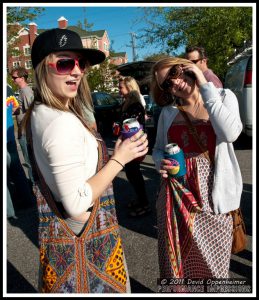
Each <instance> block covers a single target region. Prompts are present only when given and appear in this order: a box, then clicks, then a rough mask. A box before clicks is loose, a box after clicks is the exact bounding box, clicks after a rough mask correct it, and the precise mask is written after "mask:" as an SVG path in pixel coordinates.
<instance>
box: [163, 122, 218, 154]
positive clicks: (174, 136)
mask: <svg viewBox="0 0 259 300" xmlns="http://www.w3.org/2000/svg"><path fill="white" fill-rule="evenodd" d="M192 124H193V126H194V127H196V130H197V133H198V135H199V137H200V141H201V143H202V144H203V147H204V148H205V149H208V150H209V153H210V157H214V154H215V146H216V134H215V132H214V129H213V127H212V125H211V122H210V121H209V120H208V121H206V120H198V121H194V122H193V123H192ZM168 141H169V143H177V144H178V146H179V147H180V148H181V149H182V150H183V152H184V153H185V154H187V153H202V150H201V149H200V147H199V145H198V143H197V142H196V141H195V139H194V137H193V135H192V134H191V133H190V131H189V127H188V125H187V124H186V123H185V122H177V123H172V125H171V127H170V128H169V130H168Z"/></svg>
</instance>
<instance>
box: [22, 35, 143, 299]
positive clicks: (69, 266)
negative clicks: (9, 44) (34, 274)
mask: <svg viewBox="0 0 259 300" xmlns="http://www.w3.org/2000/svg"><path fill="white" fill-rule="evenodd" d="M31 58H32V64H33V68H34V69H35V98H34V99H35V100H34V103H33V105H32V106H31V107H30V109H29V111H28V113H27V115H26V118H25V124H24V127H25V128H26V131H27V138H28V139H29V140H30V145H31V147H32V150H31V154H32V155H31V159H32V160H33V161H34V164H33V165H34V172H35V174H37V175H38V176H37V177H38V178H36V183H35V186H34V191H35V194H36V196H37V202H38V203H37V204H38V211H39V242H40V274H41V276H40V279H41V280H40V281H41V285H40V292H48V293H52V292H55V293H56V292H60V293H83V292H85V293H91V292H96V293H115V292H122V293H123V292H129V291H130V286H129V276H128V272H127V267H126V262H125V257H124V254H123V248H122V245H121V239H120V233H119V227H118V222H117V217H116V211H115V203H114V202H115V201H114V196H113V190H112V180H113V179H114V178H115V176H116V175H117V174H118V173H119V172H120V171H121V170H122V169H123V167H124V165H125V164H126V163H128V162H129V161H131V160H133V159H135V158H137V157H140V156H143V155H145V154H146V153H147V151H148V147H147V145H148V142H147V138H146V134H144V135H143V133H141V132H139V133H137V134H136V135H135V136H134V137H133V138H131V140H129V139H126V140H125V141H122V140H121V138H118V141H117V142H116V145H115V148H114V152H113V155H112V157H111V158H110V159H109V156H108V153H107V149H106V147H105V145H104V142H103V140H102V139H101V137H100V135H99V134H97V133H96V132H95V131H94V130H93V129H92V128H90V127H89V128H88V125H87V122H85V120H84V119H83V109H85V108H88V109H89V110H90V111H91V110H92V100H91V96H90V91H89V87H88V83H87V79H86V76H84V74H85V72H87V70H88V68H89V67H90V66H93V65H95V64H99V63H101V62H103V61H104V59H105V54H104V53H103V52H101V51H99V50H95V49H87V48H83V45H82V41H81V38H80V36H79V35H78V34H77V33H75V32H73V31H71V30H67V29H52V30H48V31H45V32H43V33H42V34H40V35H39V36H38V37H37V38H36V39H35V41H34V43H33V46H32V52H31ZM86 121H87V120H86ZM60 257H62V260H60Z"/></svg>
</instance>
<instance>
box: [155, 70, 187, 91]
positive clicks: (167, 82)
mask: <svg viewBox="0 0 259 300" xmlns="http://www.w3.org/2000/svg"><path fill="white" fill-rule="evenodd" d="M182 74H183V69H182V66H181V65H174V66H172V68H171V69H170V70H169V72H168V75H167V77H166V79H165V80H164V81H163V83H162V84H161V85H160V88H161V90H163V91H167V90H168V89H169V88H171V87H172V86H173V83H172V81H171V79H177V78H179V77H180V76H181V75H182Z"/></svg>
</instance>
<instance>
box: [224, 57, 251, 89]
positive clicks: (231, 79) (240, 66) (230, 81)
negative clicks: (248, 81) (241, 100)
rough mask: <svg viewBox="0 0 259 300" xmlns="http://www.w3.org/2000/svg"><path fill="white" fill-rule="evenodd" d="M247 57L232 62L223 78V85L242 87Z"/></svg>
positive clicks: (230, 87)
mask: <svg viewBox="0 0 259 300" xmlns="http://www.w3.org/2000/svg"><path fill="white" fill-rule="evenodd" d="M247 60H248V59H242V60H240V61H238V62H236V63H234V64H233V65H232V66H231V67H230V68H229V69H228V71H227V74H226V78H225V87H227V88H229V89H235V88H236V87H237V86H238V87H243V82H244V76H245V71H246V65H247Z"/></svg>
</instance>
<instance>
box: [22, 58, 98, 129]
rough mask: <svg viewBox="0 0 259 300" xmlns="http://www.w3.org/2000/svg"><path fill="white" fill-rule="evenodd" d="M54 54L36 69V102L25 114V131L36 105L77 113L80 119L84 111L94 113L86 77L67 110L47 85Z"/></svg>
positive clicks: (83, 78)
mask: <svg viewBox="0 0 259 300" xmlns="http://www.w3.org/2000/svg"><path fill="white" fill-rule="evenodd" d="M53 57H54V55H53V54H50V55H48V56H47V57H45V58H44V59H43V60H42V61H41V62H40V63H39V64H38V65H37V67H36V69H35V72H34V101H33V103H32V105H31V106H30V108H29V109H28V111H27V112H26V114H25V117H24V121H23V130H25V128H26V125H27V123H28V120H29V118H30V115H31V111H32V109H33V107H34V105H38V104H42V103H43V104H45V105H47V106H49V107H52V108H55V109H58V110H61V111H70V110H72V111H75V112H76V113H77V114H78V115H79V116H80V117H83V115H84V114H83V110H84V109H88V110H90V111H91V112H93V102H92V97H91V93H90V89H89V86H88V82H87V78H86V75H84V76H83V77H82V79H81V81H80V84H79V87H78V91H77V95H76V96H75V97H74V98H71V99H70V101H69V108H67V107H66V106H65V105H64V104H63V102H62V101H60V100H59V98H58V97H56V96H55V95H54V94H53V92H52V91H51V89H50V88H49V86H48V84H47V77H48V76H49V70H48V67H47V64H48V63H49V62H53Z"/></svg>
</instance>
